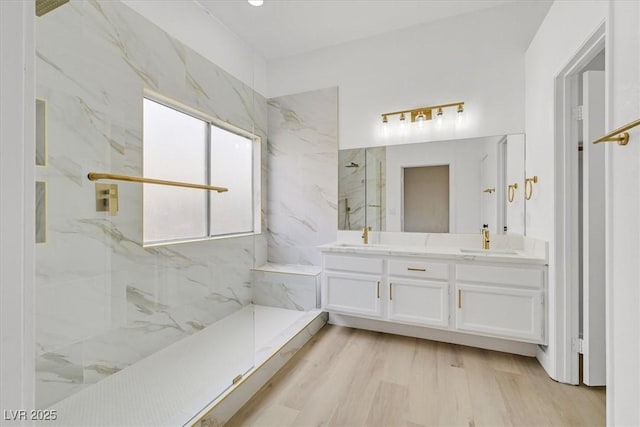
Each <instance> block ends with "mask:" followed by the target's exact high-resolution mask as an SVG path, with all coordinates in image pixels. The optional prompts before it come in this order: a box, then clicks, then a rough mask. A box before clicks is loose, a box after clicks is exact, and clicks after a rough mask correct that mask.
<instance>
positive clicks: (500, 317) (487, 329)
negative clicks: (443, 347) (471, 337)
mask: <svg viewBox="0 0 640 427" xmlns="http://www.w3.org/2000/svg"><path fill="white" fill-rule="evenodd" d="M455 290H456V301H457V303H456V307H457V309H456V315H455V328H456V329H457V330H459V331H464V332H471V333H476V334H486V335H490V336H494V337H500V338H510V339H517V340H519V341H528V342H533V343H538V344H543V343H544V341H545V274H544V270H543V269H541V268H539V267H538V268H536V267H528V266H519V267H514V266H495V265H473V264H459V265H457V266H456V284H455Z"/></svg>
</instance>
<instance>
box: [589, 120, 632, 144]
mask: <svg viewBox="0 0 640 427" xmlns="http://www.w3.org/2000/svg"><path fill="white" fill-rule="evenodd" d="M638 125H640V119H638V120H636V121H633V122H631V123H627V124H626V125H624V126H621V127H619V128H618V129H616V130H612V131H611V132H609V133H608V134H606V135H605V136H603V137H601V138H598V139H596V140H595V141H593V143H594V144H599V143H600V142H609V141H615V142H617V143H618V145H627V144H628V143H629V132H627V131H628V130H629V129H631V128H634V127H636V126H638Z"/></svg>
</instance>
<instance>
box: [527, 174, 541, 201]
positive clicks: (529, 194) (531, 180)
mask: <svg viewBox="0 0 640 427" xmlns="http://www.w3.org/2000/svg"><path fill="white" fill-rule="evenodd" d="M537 183H538V175H534V176H532V177H531V178H526V179H525V180H524V198H525V199H527V200H531V197H533V184H537Z"/></svg>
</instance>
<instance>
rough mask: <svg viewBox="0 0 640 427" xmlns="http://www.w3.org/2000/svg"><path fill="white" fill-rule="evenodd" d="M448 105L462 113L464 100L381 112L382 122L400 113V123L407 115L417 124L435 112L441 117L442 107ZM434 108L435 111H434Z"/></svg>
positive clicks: (430, 117) (386, 121)
mask: <svg viewBox="0 0 640 427" xmlns="http://www.w3.org/2000/svg"><path fill="white" fill-rule="evenodd" d="M448 107H456V108H457V111H458V114H462V112H463V111H464V102H454V103H452V104H442V105H433V106H430V107H420V108H414V109H413V110H402V111H393V112H390V113H383V114H382V123H383V124H386V123H388V122H389V118H388V117H389V116H395V115H400V123H401V124H402V123H405V121H406V119H407V115H408V116H409V117H411V122H412V123H414V122H418V123H419V124H420V123H422V122H424V121H427V120H431V119H433V115H434V113H435V115H436V117H437V118H441V117H442V116H443V114H444V109H445V108H448ZM434 110H435V111H434Z"/></svg>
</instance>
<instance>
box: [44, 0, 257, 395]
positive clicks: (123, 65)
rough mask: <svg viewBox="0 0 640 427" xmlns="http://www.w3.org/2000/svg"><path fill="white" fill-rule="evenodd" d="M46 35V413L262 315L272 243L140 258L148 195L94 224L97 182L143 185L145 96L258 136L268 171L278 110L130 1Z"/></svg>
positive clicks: (64, 10)
mask: <svg viewBox="0 0 640 427" xmlns="http://www.w3.org/2000/svg"><path fill="white" fill-rule="evenodd" d="M36 25H37V27H36V29H37V52H36V55H37V96H38V97H39V98H44V99H46V100H47V101H48V108H49V111H48V114H49V116H48V144H49V146H48V156H49V159H48V165H47V166H46V167H42V168H38V171H37V175H38V180H40V181H46V182H47V185H48V227H49V230H48V242H47V243H46V244H43V245H38V246H37V249H36V250H37V271H36V275H37V302H36V304H37V309H36V328H37V354H36V357H37V363H36V365H37V368H36V369H37V387H36V390H37V397H36V398H37V405H38V406H39V407H44V406H48V405H51V404H53V403H55V402H56V401H59V400H61V399H62V398H64V397H66V396H69V395H70V394H73V393H75V392H77V391H79V390H80V389H82V388H83V387H86V386H88V385H89V384H93V383H95V382H97V381H100V380H101V379H103V378H105V377H106V376H108V375H111V374H113V373H115V372H117V371H119V370H121V369H123V368H125V367H127V366H128V365H131V364H132V363H134V362H136V361H137V360H139V359H141V358H143V357H145V356H148V355H150V354H152V353H154V352H156V351H158V350H160V349H162V348H164V347H166V346H167V345H169V344H171V343H173V342H175V341H176V340H179V339H181V338H183V337H186V336H188V335H190V334H192V333H194V332H196V331H198V330H200V329H202V328H204V327H205V326H207V325H209V324H211V323H213V322H215V321H216V320H217V319H219V318H222V317H224V316H226V315H228V314H230V313H231V312H234V311H235V310H238V309H240V308H241V307H243V306H245V305H246V304H248V303H250V300H251V283H250V282H251V271H250V268H251V267H253V266H254V264H262V263H263V262H264V261H266V246H267V242H266V238H265V237H262V236H256V237H255V238H254V237H242V238H230V239H222V240H216V241H208V242H198V243H188V244H180V245H172V246H166V247H156V248H147V249H144V248H142V247H141V246H140V243H139V242H140V240H141V237H142V188H141V187H142V186H140V185H137V184H127V183H119V192H120V211H119V214H118V215H117V216H114V217H110V216H107V215H106V214H105V213H103V212H96V210H95V194H94V191H95V190H94V183H92V182H89V181H88V180H87V179H86V174H87V172H89V171H91V170H95V171H104V172H113V173H123V174H131V175H140V174H141V173H142V96H143V89H144V88H148V89H152V90H154V91H157V92H159V93H161V94H163V95H166V96H168V97H170V98H173V99H176V100H179V101H180V102H182V103H184V104H187V105H190V106H192V107H195V108H197V109H200V110H202V111H205V112H207V113H209V114H211V115H213V116H215V117H218V118H220V119H222V120H225V121H227V122H229V123H232V124H234V125H236V126H239V127H241V128H244V129H247V130H253V131H254V132H256V133H257V134H258V135H260V136H261V137H262V138H263V159H264V158H266V145H267V144H266V127H267V119H266V117H267V104H266V100H265V99H264V98H263V97H262V96H261V95H259V94H257V93H255V92H254V91H253V90H252V89H251V88H250V87H248V86H246V85H244V84H242V83H241V82H239V81H238V80H237V79H235V78H234V77H232V76H231V75H229V74H227V73H226V72H224V71H223V70H222V69H220V68H219V67H217V66H216V65H214V64H212V63H211V62H209V61H207V60H206V59H204V58H203V57H201V56H200V55H198V54H196V53H195V52H193V51H192V50H190V49H189V48H187V47H185V46H184V45H183V44H181V43H180V42H178V41H176V40H174V39H172V38H171V37H170V36H168V35H167V34H166V33H165V32H164V31H162V30H161V29H160V28H158V27H156V26H155V25H153V24H151V23H150V22H148V21H147V20H145V19H144V18H142V17H141V16H139V15H137V14H136V13H135V12H133V11H132V10H130V9H129V8H127V7H126V6H124V5H123V4H122V3H120V2H106V1H105V2H97V1H73V0H72V1H71V2H70V3H68V4H67V5H65V6H63V7H61V8H59V9H57V10H55V11H54V12H52V13H49V14H46V15H44V16H43V17H40V18H38V19H37V23H36ZM263 168H264V166H263ZM263 177H265V178H263V188H266V174H265V173H264V172H263ZM168 202H169V203H170V201H168ZM263 207H266V191H263ZM264 217H265V215H263V218H264ZM264 229H266V224H263V230H264ZM254 257H258V259H254ZM249 339H251V340H253V337H249Z"/></svg>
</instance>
